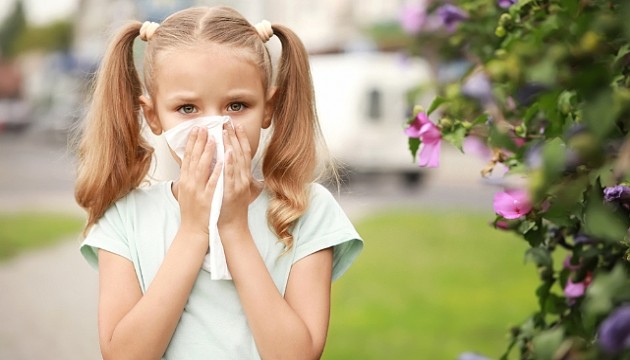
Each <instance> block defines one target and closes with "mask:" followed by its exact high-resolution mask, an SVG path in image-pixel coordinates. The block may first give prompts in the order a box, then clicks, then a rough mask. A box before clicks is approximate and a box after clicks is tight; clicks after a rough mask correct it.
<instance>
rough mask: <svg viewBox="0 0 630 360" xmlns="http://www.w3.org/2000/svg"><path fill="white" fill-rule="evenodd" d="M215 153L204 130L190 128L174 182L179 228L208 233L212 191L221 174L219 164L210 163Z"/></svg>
mask: <svg viewBox="0 0 630 360" xmlns="http://www.w3.org/2000/svg"><path fill="white" fill-rule="evenodd" d="M215 154H216V143H215V141H214V139H213V138H212V136H208V130H207V129H205V128H194V129H193V130H192V132H191V134H190V136H189V137H188V142H187V144H186V152H185V153H184V159H183V160H182V167H181V173H180V177H179V182H178V191H177V193H178V194H177V195H178V196H177V201H178V202H179V207H180V213H181V217H182V224H181V227H180V229H182V230H185V231H191V232H193V233H197V234H199V233H203V234H205V235H208V225H209V218H210V211H211V209H210V207H211V205H212V195H213V194H214V189H215V187H216V185H217V181H218V179H219V175H220V174H221V164H214V166H213V165H212V160H213V159H215ZM205 239H206V241H207V239H208V238H207V237H206V238H205Z"/></svg>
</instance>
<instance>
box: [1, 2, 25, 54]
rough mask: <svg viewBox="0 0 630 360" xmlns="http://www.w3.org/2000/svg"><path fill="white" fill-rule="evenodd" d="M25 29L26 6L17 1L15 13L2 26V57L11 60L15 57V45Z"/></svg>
mask: <svg viewBox="0 0 630 360" xmlns="http://www.w3.org/2000/svg"><path fill="white" fill-rule="evenodd" d="M25 29H26V16H25V14H24V4H23V3H22V0H16V1H15V5H14V7H13V11H12V12H11V14H10V15H9V16H8V17H7V18H6V19H5V20H4V22H3V24H2V25H1V26H0V57H5V58H10V57H13V56H14V55H15V53H14V48H15V43H16V41H17V39H18V38H19V37H20V35H21V34H22V33H23V32H24V30H25Z"/></svg>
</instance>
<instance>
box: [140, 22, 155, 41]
mask: <svg viewBox="0 0 630 360" xmlns="http://www.w3.org/2000/svg"><path fill="white" fill-rule="evenodd" d="M158 27H160V24H158V23H154V22H152V21H145V22H144V23H143V24H142V27H140V39H142V40H144V41H149V40H151V37H152V36H153V34H154V33H155V30H157V28H158Z"/></svg>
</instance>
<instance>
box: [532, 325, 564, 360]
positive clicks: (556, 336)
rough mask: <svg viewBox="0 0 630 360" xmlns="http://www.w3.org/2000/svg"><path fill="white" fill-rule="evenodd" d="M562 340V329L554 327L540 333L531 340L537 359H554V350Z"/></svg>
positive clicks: (556, 349)
mask: <svg viewBox="0 0 630 360" xmlns="http://www.w3.org/2000/svg"><path fill="white" fill-rule="evenodd" d="M563 342H564V330H563V329H562V328H561V327H556V328H553V329H550V330H547V331H544V332H542V333H540V335H538V336H536V337H535V338H534V340H533V341H532V343H533V345H534V354H535V358H536V359H537V360H553V359H556V356H555V355H556V352H557V351H558V349H559V348H560V346H561V345H562V343H563Z"/></svg>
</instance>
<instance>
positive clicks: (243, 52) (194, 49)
mask: <svg viewBox="0 0 630 360" xmlns="http://www.w3.org/2000/svg"><path fill="white" fill-rule="evenodd" d="M192 58H204V59H206V60H207V61H212V60H213V59H226V58H227V59H230V60H231V61H241V62H249V63H251V64H252V65H256V64H257V63H258V61H257V60H256V56H255V55H254V53H253V52H252V51H251V50H247V49H243V48H234V47H230V46H227V45H221V44H214V43H207V42H204V43H197V44H194V45H182V46H178V47H172V48H168V49H163V50H162V51H159V52H158V53H157V54H156V58H155V62H156V64H155V65H157V67H159V66H160V65H168V64H171V63H172V62H173V61H176V62H177V61H182V60H183V61H184V62H185V63H187V62H189V61H186V59H192ZM173 65H178V64H173Z"/></svg>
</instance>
